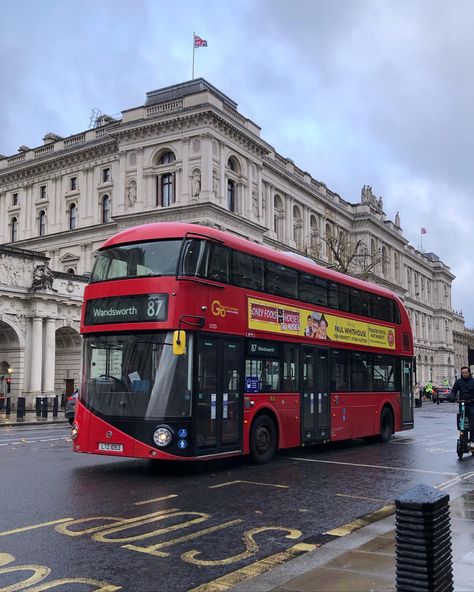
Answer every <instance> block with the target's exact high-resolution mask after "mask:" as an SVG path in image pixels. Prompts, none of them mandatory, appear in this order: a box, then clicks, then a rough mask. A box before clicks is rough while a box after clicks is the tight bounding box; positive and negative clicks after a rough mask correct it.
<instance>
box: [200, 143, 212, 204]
mask: <svg viewBox="0 0 474 592" xmlns="http://www.w3.org/2000/svg"><path fill="white" fill-rule="evenodd" d="M211 196H212V136H211V134H201V193H200V200H201V201H203V202H209V201H212V200H211Z"/></svg>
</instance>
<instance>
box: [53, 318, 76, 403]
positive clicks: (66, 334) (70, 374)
mask: <svg viewBox="0 0 474 592" xmlns="http://www.w3.org/2000/svg"><path fill="white" fill-rule="evenodd" d="M80 368H81V336H80V334H79V333H78V331H76V330H75V329H73V328H72V327H61V328H60V329H58V330H57V331H56V360H55V377H54V388H55V392H56V393H57V394H58V395H60V394H62V393H64V394H66V395H70V394H72V392H73V391H74V388H75V387H76V386H79V382H80Z"/></svg>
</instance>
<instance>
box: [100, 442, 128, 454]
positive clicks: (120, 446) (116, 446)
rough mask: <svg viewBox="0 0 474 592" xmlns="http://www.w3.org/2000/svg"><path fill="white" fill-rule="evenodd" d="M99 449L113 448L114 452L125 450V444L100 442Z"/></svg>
mask: <svg viewBox="0 0 474 592" xmlns="http://www.w3.org/2000/svg"><path fill="white" fill-rule="evenodd" d="M99 450H112V451H113V452H123V444H111V443H110V442H99Z"/></svg>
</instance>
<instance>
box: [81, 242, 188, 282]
mask: <svg viewBox="0 0 474 592" xmlns="http://www.w3.org/2000/svg"><path fill="white" fill-rule="evenodd" d="M180 246H181V240H164V241H151V242H147V243H138V244H130V245H122V246H120V247H110V248H108V249H104V250H103V251H99V254H98V256H97V260H96V262H95V265H94V269H93V270H92V275H91V283H93V282H104V281H108V280H115V279H126V278H134V277H143V276H161V275H174V274H175V273H176V264H177V261H178V255H179V249H180Z"/></svg>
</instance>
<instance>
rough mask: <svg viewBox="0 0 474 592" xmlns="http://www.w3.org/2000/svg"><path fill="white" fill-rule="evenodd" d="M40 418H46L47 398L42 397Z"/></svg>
mask: <svg viewBox="0 0 474 592" xmlns="http://www.w3.org/2000/svg"><path fill="white" fill-rule="evenodd" d="M41 417H48V397H43V398H42V401H41Z"/></svg>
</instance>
